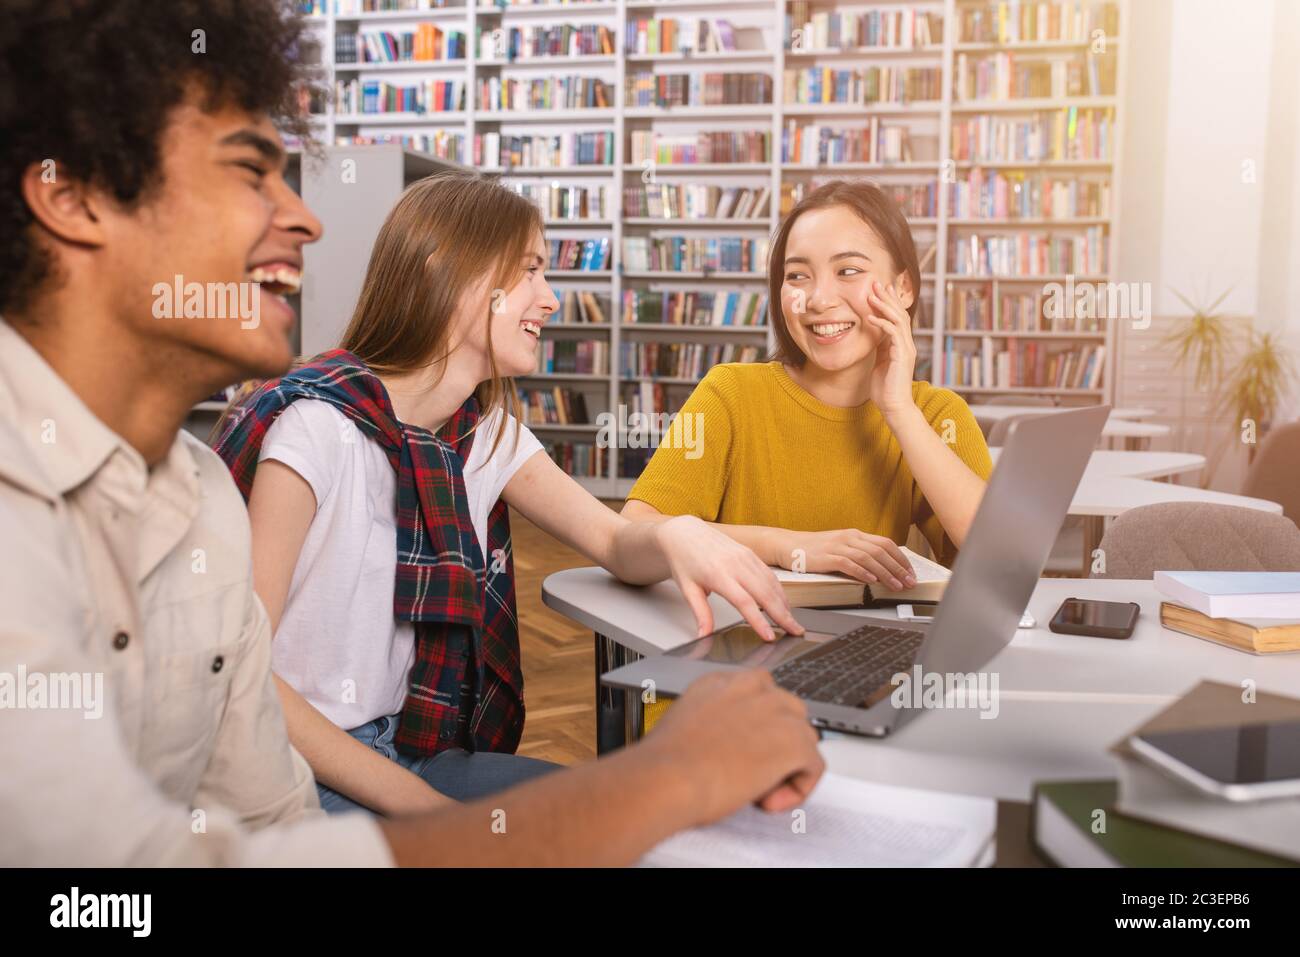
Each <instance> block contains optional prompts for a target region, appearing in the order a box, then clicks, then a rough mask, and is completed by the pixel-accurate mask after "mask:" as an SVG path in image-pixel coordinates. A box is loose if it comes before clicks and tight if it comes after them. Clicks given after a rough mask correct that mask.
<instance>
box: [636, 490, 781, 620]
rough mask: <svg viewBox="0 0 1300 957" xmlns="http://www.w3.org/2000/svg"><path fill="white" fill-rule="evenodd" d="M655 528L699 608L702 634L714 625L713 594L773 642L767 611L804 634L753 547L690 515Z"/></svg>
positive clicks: (688, 598) (695, 608)
mask: <svg viewBox="0 0 1300 957" xmlns="http://www.w3.org/2000/svg"><path fill="white" fill-rule="evenodd" d="M656 531H657V535H658V538H659V542H660V546H661V547H662V548H663V552H664V558H665V559H666V560H667V562H668V566H669V568H670V569H671V572H672V577H673V581H675V582H676V583H677V587H678V588H679V589H681V592H682V595H683V597H685V599H686V602H687V604H689V605H690V606H691V611H692V612H694V613H695V621H696V624H697V625H698V626H699V630H698V634H699V635H707V634H708V633H709V632H711V631H713V630H714V629H713V611H712V609H710V608H709V602H708V596H709V595H710V594H714V593H716V594H718V595H721V596H722V597H723V598H725V599H726V600H727V601H729V602H731V604H732V605H734V606H735V607H736V610H737V611H739V612H740V613H741V615H742V616H743V617H744V619H745V621H747V622H748V623H749V626H750V627H751V628H753V629H754V631H756V632H758V634H760V635H762V636H763V637H764V638H765V639H767V640H769V641H770V640H772V639H773V638H774V637H775V635H774V634H773V632H772V626H771V625H770V624H768V622H767V619H765V618H764V617H763V612H767V613H768V615H770V616H771V617H772V620H773V621H775V622H776V623H777V625H778V626H780V627H781V628H783V629H785V630H786V631H788V632H790V633H791V634H795V635H802V634H803V626H801V625H800V624H799V623H798V622H797V621H795V620H794V616H793V615H791V614H790V605H789V603H787V602H786V599H785V592H784V591H782V590H781V583H780V582H778V581H777V580H776V575H774V574H773V573H772V569H770V568H768V567H767V566H766V565H764V564H763V562H762V560H761V559H760V558H759V557H758V556H757V555H755V554H754V553H753V551H751V550H750V549H748V548H746V547H745V546H744V545H741V544H740V543H739V542H736V541H733V540H732V539H730V538H728V537H727V536H726V535H724V534H723V533H722V532H719V531H718V530H717V529H714V528H710V527H709V526H708V525H706V524H705V523H704V522H702V521H700V519H698V518H696V517H694V516H692V515H679V516H677V517H676V518H670V519H668V520H667V521H665V522H661V523H660V524H659V525H658V526H656Z"/></svg>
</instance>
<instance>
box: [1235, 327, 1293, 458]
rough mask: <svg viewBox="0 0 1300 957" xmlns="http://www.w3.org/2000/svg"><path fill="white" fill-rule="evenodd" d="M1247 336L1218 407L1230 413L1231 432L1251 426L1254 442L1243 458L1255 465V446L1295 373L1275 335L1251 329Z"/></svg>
mask: <svg viewBox="0 0 1300 957" xmlns="http://www.w3.org/2000/svg"><path fill="white" fill-rule="evenodd" d="M1249 336H1250V338H1249V339H1248V344H1247V346H1246V351H1245V353H1244V354H1243V355H1242V356H1241V358H1240V360H1238V362H1237V364H1236V365H1235V366H1234V367H1233V368H1232V370H1231V371H1230V372H1229V373H1228V375H1227V378H1226V379H1225V380H1224V382H1223V386H1222V392H1221V394H1220V397H1219V406H1220V408H1221V409H1222V410H1223V411H1225V412H1229V413H1231V415H1232V428H1233V431H1234V432H1236V433H1238V435H1244V433H1245V430H1246V429H1248V428H1252V426H1253V432H1254V434H1253V441H1252V442H1250V443H1249V444H1248V445H1247V447H1246V454H1247V461H1248V462H1254V461H1255V451H1256V449H1257V447H1258V444H1259V442H1260V440H1261V439H1263V437H1264V433H1265V432H1267V431H1268V430H1269V428H1270V427H1271V426H1272V425H1273V418H1274V416H1275V415H1276V414H1277V410H1278V407H1279V406H1280V405H1281V404H1282V400H1283V399H1284V398H1285V397H1286V393H1287V389H1288V388H1289V387H1290V385H1291V380H1292V377H1293V375H1294V369H1293V367H1292V359H1291V354H1290V352H1289V351H1288V350H1287V348H1286V347H1285V346H1284V345H1283V344H1282V341H1281V336H1280V335H1279V334H1278V333H1276V332H1256V331H1255V330H1254V329H1251V330H1250V333H1249Z"/></svg>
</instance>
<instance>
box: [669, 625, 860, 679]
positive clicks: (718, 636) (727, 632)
mask: <svg viewBox="0 0 1300 957" xmlns="http://www.w3.org/2000/svg"><path fill="white" fill-rule="evenodd" d="M773 630H774V631H775V632H776V640H775V641H764V640H763V639H762V638H761V637H759V635H758V633H757V632H755V631H754V629H753V628H750V627H749V625H747V624H745V623H743V622H741V623H740V624H736V625H732V626H731V627H730V628H724V629H722V630H721V631H716V632H714V633H713V634H711V635H706V636H705V637H703V638H700V639H699V640H698V641H692V642H690V643H689V644H685V645H681V646H680V647H677V648H674V649H673V650H672V651H669V652H667V653H666V657H671V658H683V659H686V660H688V661H699V662H707V663H709V664H717V665H732V666H735V667H740V668H765V669H766V670H768V671H771V670H772V669H773V668H775V667H776V666H777V665H779V664H781V663H782V662H785V661H789V660H790V659H791V658H795V657H797V656H799V655H801V654H803V653H804V652H806V651H809V650H810V649H812V648H815V647H817V645H819V644H821V643H822V642H825V641H830V640H831V639H833V638H835V637H836V636H835V635H833V634H831V633H829V632H817V631H812V630H811V629H809V630H807V631H805V632H804V633H803V634H802V635H799V636H795V635H790V634H787V633H786V632H784V631H782V630H781V629H780V628H775V629H773Z"/></svg>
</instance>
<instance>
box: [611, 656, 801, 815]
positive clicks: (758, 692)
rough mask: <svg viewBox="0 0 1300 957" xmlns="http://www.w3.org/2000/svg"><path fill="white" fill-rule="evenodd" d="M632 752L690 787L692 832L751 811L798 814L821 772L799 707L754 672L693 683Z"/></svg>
mask: <svg viewBox="0 0 1300 957" xmlns="http://www.w3.org/2000/svg"><path fill="white" fill-rule="evenodd" d="M636 747H637V748H645V749H647V750H653V751H655V752H657V754H658V756H659V758H660V759H661V760H664V761H666V762H667V763H669V764H670V766H671V767H673V768H680V774H682V775H683V776H684V777H686V778H687V779H688V780H689V781H690V783H691V784H692V785H693V786H694V790H695V799H694V802H693V803H694V807H693V809H692V817H693V821H692V824H693V825H700V824H709V823H712V822H713V821H716V820H718V819H719V818H723V817H726V816H727V815H728V814H731V813H733V812H734V811H737V810H739V809H740V808H742V807H744V806H745V805H746V804H750V803H756V804H757V805H758V806H759V807H761V808H762V809H763V810H765V811H787V810H790V809H791V808H795V807H798V806H799V805H800V804H801V803H802V802H803V800H804V799H805V798H807V796H808V795H809V794H810V793H811V792H812V789H813V787H814V785H816V783H817V781H818V780H819V779H820V778H821V775H822V772H823V771H824V770H825V767H826V765H825V762H824V761H823V760H822V756H821V754H820V752H818V750H817V732H816V731H814V730H813V728H812V726H811V725H810V724H809V723H808V712H807V709H806V708H805V707H804V705H803V702H801V701H800V700H799V699H798V698H796V697H795V696H794V695H792V694H790V693H789V692H787V691H783V690H781V689H780V688H778V687H777V686H776V684H775V682H773V680H772V676H771V675H770V674H768V672H766V671H763V670H761V669H758V668H747V669H743V670H736V671H726V672H714V673H712V674H707V675H705V676H704V677H702V678H699V679H698V680H696V681H695V682H694V683H692V684H691V686H690V687H689V688H687V689H686V693H685V694H684V695H682V697H681V698H680V699H679V700H677V701H676V702H674V703H673V706H672V707H671V708H669V709H668V710H667V712H666V713H665V714H664V716H663V717H662V718H661V719H660V720H659V722H658V724H656V725H655V727H654V730H653V731H651V732H650V734H649V735H648V736H647V737H646V739H645V740H644V741H642V742H641V743H640V744H638V745H637V746H636Z"/></svg>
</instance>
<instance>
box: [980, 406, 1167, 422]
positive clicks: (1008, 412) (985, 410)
mask: <svg viewBox="0 0 1300 957" xmlns="http://www.w3.org/2000/svg"><path fill="white" fill-rule="evenodd" d="M1066 408H1070V407H1069V406H1063V405H1062V406H1050V405H1010V404H1008V405H1000V404H997V403H992V402H991V403H989V404H988V405H972V406H971V407H970V410H971V412H973V413H975V420H976V421H977V422H997V421H999V420H1001V419H1006V418H1009V417H1010V416H1013V415H1027V414H1033V413H1044V412H1061V411H1063V410H1064V409H1066ZM1155 414H1156V410H1155V409H1144V408H1141V407H1139V406H1133V407H1127V408H1126V407H1123V406H1120V407H1117V408H1114V409H1111V410H1110V417H1111V418H1112V419H1134V420H1138V419H1149V418H1150V417H1151V416H1153V415H1155Z"/></svg>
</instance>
